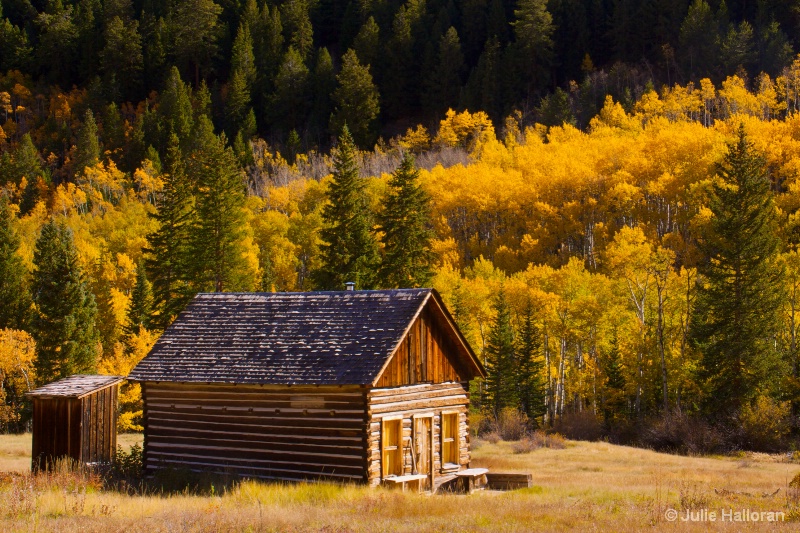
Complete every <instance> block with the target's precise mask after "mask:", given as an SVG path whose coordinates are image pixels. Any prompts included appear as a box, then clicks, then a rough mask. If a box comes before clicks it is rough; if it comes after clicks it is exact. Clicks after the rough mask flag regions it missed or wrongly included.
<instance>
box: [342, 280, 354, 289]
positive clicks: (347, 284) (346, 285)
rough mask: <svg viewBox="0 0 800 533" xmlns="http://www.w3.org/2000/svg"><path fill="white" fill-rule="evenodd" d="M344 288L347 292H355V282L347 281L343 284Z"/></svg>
mask: <svg viewBox="0 0 800 533" xmlns="http://www.w3.org/2000/svg"><path fill="white" fill-rule="evenodd" d="M344 286H345V287H347V290H348V291H354V290H356V283H355V281H348V282H347V283H345V284H344Z"/></svg>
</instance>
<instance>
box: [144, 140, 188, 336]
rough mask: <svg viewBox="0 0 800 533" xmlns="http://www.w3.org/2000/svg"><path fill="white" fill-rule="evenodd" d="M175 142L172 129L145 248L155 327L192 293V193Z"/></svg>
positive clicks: (179, 308)
mask: <svg viewBox="0 0 800 533" xmlns="http://www.w3.org/2000/svg"><path fill="white" fill-rule="evenodd" d="M178 143H179V141H178V136H177V135H175V134H174V133H173V134H172V136H171V138H170V143H169V147H168V148H167V155H166V158H165V170H166V174H165V175H164V176H163V178H164V190H163V191H162V193H161V196H160V198H159V201H158V205H157V208H158V210H157V211H156V213H155V214H154V215H153V218H154V219H155V220H156V221H157V222H158V229H157V230H156V231H155V232H153V233H151V234H150V235H148V236H147V242H148V247H147V248H146V249H145V253H146V254H147V255H146V259H145V268H146V270H147V276H148V278H149V279H150V280H151V282H152V291H153V303H152V315H151V319H150V324H151V326H152V327H155V328H156V329H165V328H166V327H167V326H169V325H170V324H171V323H172V320H173V319H174V318H175V317H176V316H178V313H180V312H181V311H182V310H183V308H184V307H185V306H186V304H187V303H189V300H190V299H191V296H192V295H191V293H190V292H189V290H188V287H187V283H188V279H189V275H188V269H189V267H188V264H187V262H188V254H189V252H188V249H187V241H188V238H189V233H188V224H189V220H190V216H191V206H192V197H191V188H190V187H189V184H188V180H187V177H186V172H185V167H184V163H183V158H182V155H181V149H180V146H179V145H178Z"/></svg>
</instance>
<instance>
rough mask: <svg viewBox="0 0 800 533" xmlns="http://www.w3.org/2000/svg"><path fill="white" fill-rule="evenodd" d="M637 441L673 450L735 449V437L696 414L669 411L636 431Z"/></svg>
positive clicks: (692, 452)
mask: <svg viewBox="0 0 800 533" xmlns="http://www.w3.org/2000/svg"><path fill="white" fill-rule="evenodd" d="M639 435H640V436H639V439H640V444H641V445H643V446H646V447H649V448H653V449H654V450H658V451H665V452H673V453H689V454H702V453H722V452H726V451H732V450H733V449H735V447H736V446H735V444H734V442H735V440H736V439H735V436H734V435H731V434H730V433H729V432H726V431H725V430H724V428H723V427H722V426H717V425H712V424H710V423H708V422H707V421H705V420H703V419H701V418H699V417H691V416H688V415H686V414H685V413H682V412H680V411H669V412H667V413H664V414H662V415H661V416H659V417H657V418H654V419H652V420H650V421H649V422H648V423H647V424H645V425H644V426H643V427H642V429H641V431H640V434H639Z"/></svg>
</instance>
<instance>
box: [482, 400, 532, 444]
mask: <svg viewBox="0 0 800 533" xmlns="http://www.w3.org/2000/svg"><path fill="white" fill-rule="evenodd" d="M528 427H529V420H528V417H527V415H526V414H525V413H523V412H522V411H520V410H519V409H514V408H513V407H506V408H505V409H503V410H502V411H500V413H499V414H498V415H497V416H496V417H495V418H494V419H491V420H490V422H489V424H488V430H489V433H497V434H498V435H499V436H500V438H501V439H503V440H519V439H521V438H522V437H523V436H525V434H526V433H527V432H528Z"/></svg>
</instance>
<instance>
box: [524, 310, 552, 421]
mask: <svg viewBox="0 0 800 533" xmlns="http://www.w3.org/2000/svg"><path fill="white" fill-rule="evenodd" d="M517 344H518V348H517V375H518V379H517V385H518V387H519V393H518V394H519V403H520V408H521V409H522V411H523V412H524V413H525V414H526V415H528V418H530V419H531V420H533V421H536V422H537V423H539V422H541V420H542V417H543V416H544V414H545V411H546V406H545V394H546V386H547V383H546V379H545V376H544V360H543V358H542V356H541V354H540V349H541V347H542V339H541V333H540V331H539V327H538V326H537V325H536V322H535V321H534V316H533V302H531V301H528V304H527V305H526V306H525V314H524V315H523V317H522V327H521V328H520V331H519V337H518V339H517Z"/></svg>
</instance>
